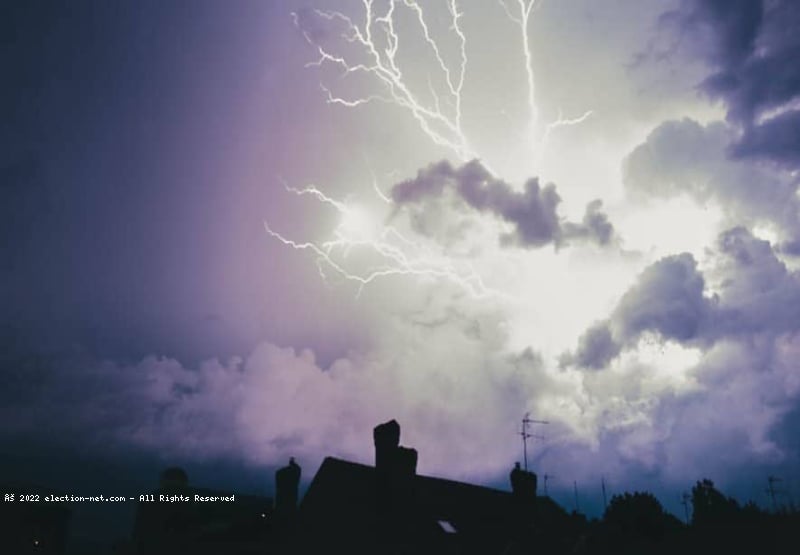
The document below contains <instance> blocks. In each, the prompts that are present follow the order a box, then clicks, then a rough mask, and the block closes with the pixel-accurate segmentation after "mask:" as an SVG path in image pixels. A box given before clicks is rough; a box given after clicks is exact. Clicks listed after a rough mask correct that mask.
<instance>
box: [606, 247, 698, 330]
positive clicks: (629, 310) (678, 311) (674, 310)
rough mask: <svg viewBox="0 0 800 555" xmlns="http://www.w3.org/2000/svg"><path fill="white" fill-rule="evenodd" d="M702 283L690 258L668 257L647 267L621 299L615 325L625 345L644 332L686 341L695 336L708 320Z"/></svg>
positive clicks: (685, 255) (616, 311)
mask: <svg viewBox="0 0 800 555" xmlns="http://www.w3.org/2000/svg"><path fill="white" fill-rule="evenodd" d="M704 285H705V282H704V280H703V276H702V275H701V274H700V272H698V270H697V263H696V262H695V260H694V258H693V257H692V255H690V254H687V253H683V254H678V255H675V256H669V257H666V258H663V259H661V260H659V261H658V262H656V263H655V264H653V265H651V266H649V267H648V268H647V269H645V271H644V272H642V274H641V275H640V276H639V279H638V281H637V283H636V284H635V285H634V286H633V287H632V288H631V289H630V290H628V292H627V293H625V295H624V296H623V297H622V299H621V300H620V302H619V304H618V305H617V308H616V310H615V313H614V321H615V322H616V324H617V325H618V326H619V328H620V329H619V332H620V335H621V336H622V338H623V339H624V340H626V341H628V340H631V339H633V338H635V337H637V336H638V335H639V334H640V333H641V332H643V331H656V332H658V333H659V334H660V335H661V336H662V337H664V338H666V339H675V340H677V341H687V340H690V339H692V338H694V337H696V336H697V334H698V332H699V330H700V328H701V326H702V324H703V323H704V321H705V320H706V318H707V317H708V311H709V304H708V300H707V299H705V298H704V297H703V289H704Z"/></svg>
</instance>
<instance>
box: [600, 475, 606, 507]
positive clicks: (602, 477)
mask: <svg viewBox="0 0 800 555" xmlns="http://www.w3.org/2000/svg"><path fill="white" fill-rule="evenodd" d="M600 485H601V486H602V488H603V510H604V511H607V510H608V498H607V497H606V477H605V476H600Z"/></svg>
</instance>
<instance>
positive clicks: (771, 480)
mask: <svg viewBox="0 0 800 555" xmlns="http://www.w3.org/2000/svg"><path fill="white" fill-rule="evenodd" d="M780 481H782V480H781V479H780V478H777V477H775V476H768V477H767V493H768V494H769V498H770V499H771V500H772V512H774V513H777V512H778V504H777V503H776V502H775V482H780Z"/></svg>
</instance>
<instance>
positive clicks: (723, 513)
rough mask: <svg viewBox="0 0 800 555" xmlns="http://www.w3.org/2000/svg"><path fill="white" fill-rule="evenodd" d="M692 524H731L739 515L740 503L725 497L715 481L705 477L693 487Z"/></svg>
mask: <svg viewBox="0 0 800 555" xmlns="http://www.w3.org/2000/svg"><path fill="white" fill-rule="evenodd" d="M692 507H693V511H692V524H694V525H695V526H701V527H702V526H720V525H731V524H733V523H734V521H735V520H736V519H737V517H738V516H739V511H740V509H739V504H738V503H737V502H736V500H735V499H733V498H732V497H725V496H724V495H723V494H722V493H721V492H720V491H719V490H718V489H716V488H715V487H714V482H712V481H711V480H709V479H703V480H700V481H699V482H697V484H696V485H695V486H694V487H693V488H692Z"/></svg>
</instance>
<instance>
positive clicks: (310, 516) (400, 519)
mask: <svg viewBox="0 0 800 555" xmlns="http://www.w3.org/2000/svg"><path fill="white" fill-rule="evenodd" d="M373 436H374V443H375V466H374V467H372V466H368V465H364V464H359V463H354V462H350V461H345V460H341V459H337V458H333V457H328V458H326V459H325V460H324V461H323V463H322V465H321V466H320V469H319V471H318V472H317V474H316V476H314V479H313V480H312V482H311V485H310V486H309V488H308V491H307V492H306V495H305V497H304V498H303V501H302V503H301V504H300V506H299V510H298V511H297V514H296V519H295V521H294V522H293V524H292V527H291V531H290V533H289V534H288V535H287V538H286V542H285V543H284V546H283V551H282V552H283V553H286V554H287V555H288V554H297V555H305V554H311V553H314V554H317V553H348V554H362V553H363V554H366V553H387V554H392V553H414V554H427V553H437V554H442V553H444V554H473V553H474V554H477V553H500V554H507V555H513V554H516V553H530V552H532V550H533V549H534V548H537V547H538V548H542V547H547V546H552V545H554V542H555V543H556V544H559V545H560V544H562V543H563V544H564V545H574V538H573V537H571V535H570V533H569V530H570V522H571V518H570V517H569V515H567V514H566V512H565V511H564V510H563V509H562V508H561V507H559V506H558V505H557V504H555V503H554V502H553V501H552V500H550V499H549V498H547V497H544V498H542V497H537V495H536V493H537V492H536V475H535V474H534V473H533V472H528V471H525V470H522V469H520V468H519V465H518V464H517V466H516V467H515V468H514V469H513V470H512V471H511V474H510V479H511V486H512V491H502V490H497V489H493V488H488V487H483V486H477V485H473V484H467V483H463V482H457V481H454V480H447V479H443V478H435V477H430V476H421V475H418V474H417V473H416V463H417V452H416V450H414V449H409V448H407V447H402V446H400V445H399V438H400V426H399V424H398V423H397V422H396V421H394V420H392V421H389V422H386V423H384V424H381V425H379V426H377V427H376V428H375V429H374V434H373Z"/></svg>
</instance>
